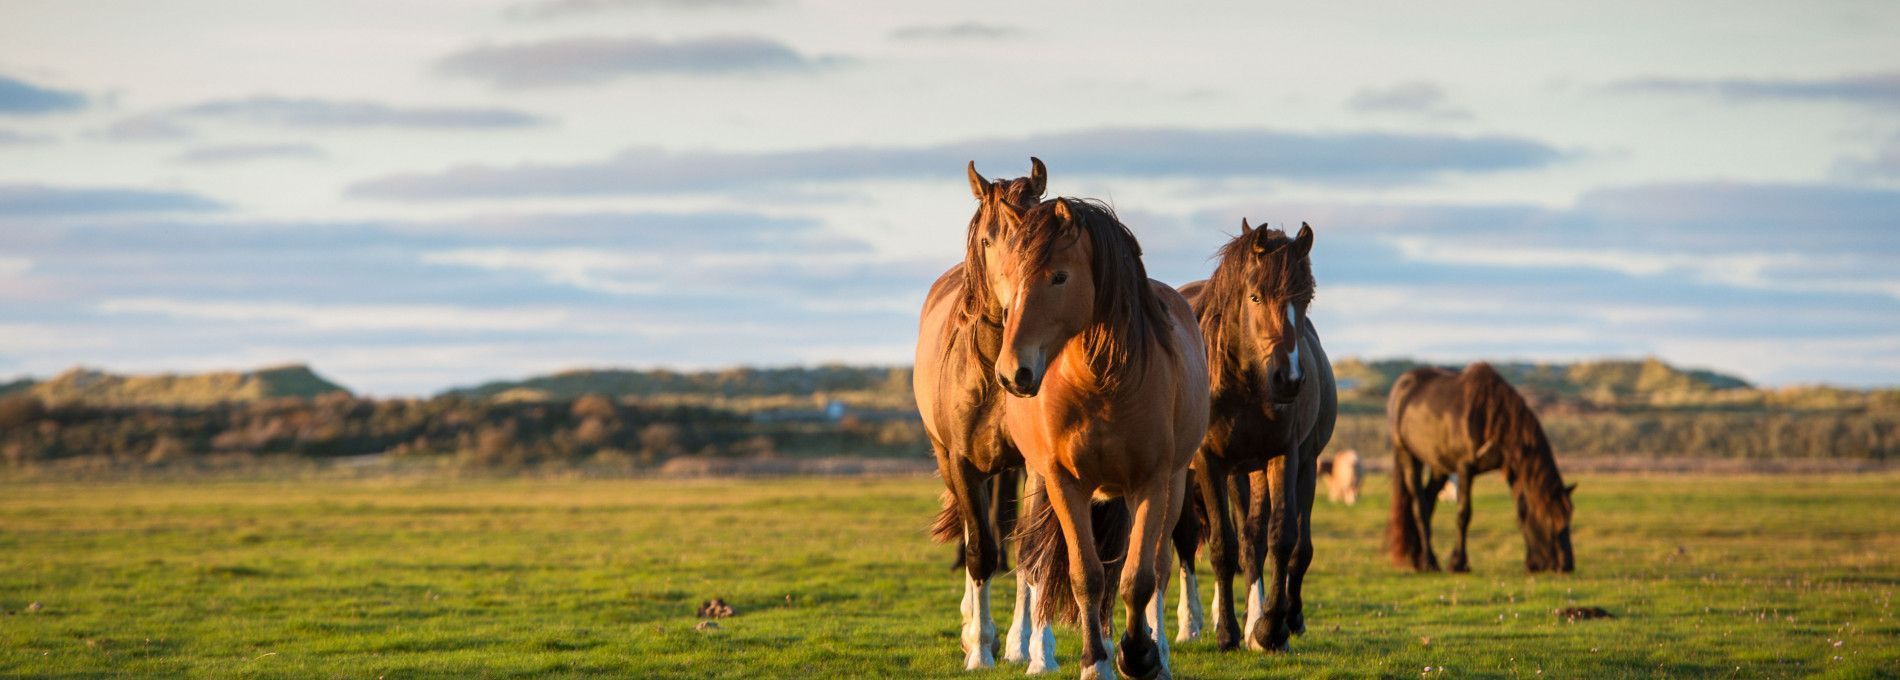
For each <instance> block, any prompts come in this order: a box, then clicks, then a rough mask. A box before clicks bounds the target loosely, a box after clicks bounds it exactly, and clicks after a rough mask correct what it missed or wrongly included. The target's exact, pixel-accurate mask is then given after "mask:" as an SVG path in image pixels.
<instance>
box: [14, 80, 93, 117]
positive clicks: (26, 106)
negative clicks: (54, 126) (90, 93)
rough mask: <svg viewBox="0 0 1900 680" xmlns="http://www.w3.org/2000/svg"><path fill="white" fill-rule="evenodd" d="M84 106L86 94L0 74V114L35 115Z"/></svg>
mask: <svg viewBox="0 0 1900 680" xmlns="http://www.w3.org/2000/svg"><path fill="white" fill-rule="evenodd" d="M83 108H86V95H83V94H80V93H78V92H72V91H68V90H58V89H53V88H49V87H40V86H38V85H34V84H32V83H28V82H26V81H23V80H18V79H15V78H9V77H7V76H4V75H0V115H15V116H35V115H42V114H49V113H64V112H67V111H78V110H80V109H83Z"/></svg>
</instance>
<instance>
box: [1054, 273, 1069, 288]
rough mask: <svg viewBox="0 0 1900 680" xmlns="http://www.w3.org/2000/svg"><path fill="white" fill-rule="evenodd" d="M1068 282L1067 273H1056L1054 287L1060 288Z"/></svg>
mask: <svg viewBox="0 0 1900 680" xmlns="http://www.w3.org/2000/svg"><path fill="white" fill-rule="evenodd" d="M1068 282H1069V273H1068V272H1056V285H1058V286H1060V285H1062V284H1064V283H1068Z"/></svg>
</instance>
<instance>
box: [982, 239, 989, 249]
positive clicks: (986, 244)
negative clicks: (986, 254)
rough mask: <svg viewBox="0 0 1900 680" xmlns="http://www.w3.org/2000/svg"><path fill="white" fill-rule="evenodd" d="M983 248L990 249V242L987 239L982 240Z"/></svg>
mask: <svg viewBox="0 0 1900 680" xmlns="http://www.w3.org/2000/svg"><path fill="white" fill-rule="evenodd" d="M983 247H985V248H988V247H990V240H989V239H983Z"/></svg>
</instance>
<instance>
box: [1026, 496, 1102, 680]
mask: <svg viewBox="0 0 1900 680" xmlns="http://www.w3.org/2000/svg"><path fill="white" fill-rule="evenodd" d="M1042 481H1043V489H1044V490H1045V491H1047V492H1048V494H1049V504H1050V505H1051V506H1053V507H1054V509H1055V512H1056V520H1057V522H1059V523H1060V524H1061V526H1062V535H1063V538H1064V539H1065V540H1066V541H1067V543H1068V548H1069V586H1070V590H1071V591H1073V595H1074V597H1075V606H1076V612H1077V615H1078V616H1079V617H1081V619H1082V621H1081V624H1082V625H1081V629H1082V660H1081V666H1082V680H1091V679H1092V678H1112V677H1115V666H1114V664H1113V663H1112V662H1110V661H1109V658H1108V656H1109V655H1108V644H1107V642H1108V640H1107V639H1106V638H1105V637H1104V636H1103V635H1102V630H1103V628H1102V626H1103V623H1102V608H1101V606H1100V600H1101V599H1102V585H1103V578H1102V560H1101V557H1099V556H1097V555H1096V554H1095V528H1094V524H1093V521H1094V518H1093V517H1091V516H1090V512H1091V510H1090V507H1089V504H1090V496H1091V495H1092V491H1091V490H1089V489H1084V488H1081V484H1080V483H1079V482H1078V481H1077V480H1074V479H1062V478H1058V479H1044V480H1042Z"/></svg>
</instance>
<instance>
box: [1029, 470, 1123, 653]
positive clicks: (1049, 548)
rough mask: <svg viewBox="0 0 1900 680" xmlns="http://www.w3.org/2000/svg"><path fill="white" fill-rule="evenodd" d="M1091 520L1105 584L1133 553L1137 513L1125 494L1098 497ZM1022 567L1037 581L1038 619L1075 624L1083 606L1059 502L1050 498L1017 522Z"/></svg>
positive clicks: (1030, 580)
mask: <svg viewBox="0 0 1900 680" xmlns="http://www.w3.org/2000/svg"><path fill="white" fill-rule="evenodd" d="M1089 524H1090V526H1091V527H1092V528H1093V529H1094V531H1093V532H1092V533H1094V535H1095V555H1096V557H1097V558H1098V559H1100V560H1101V561H1102V571H1103V575H1102V582H1103V587H1104V588H1107V587H1110V586H1109V584H1113V583H1119V582H1120V580H1121V579H1120V578H1110V574H1118V573H1119V572H1120V570H1121V562H1122V558H1123V557H1125V556H1127V554H1128V532H1129V531H1130V530H1131V529H1133V528H1134V517H1132V516H1131V515H1130V514H1129V512H1128V504H1126V503H1123V502H1122V501H1121V499H1111V500H1107V501H1095V502H1093V503H1091V504H1090V506H1089ZM1015 539H1016V550H1017V556H1016V560H1017V565H1016V566H1017V573H1018V576H1019V577H1020V578H1026V579H1029V582H1030V583H1031V584H1033V585H1034V586H1035V587H1036V617H1037V622H1038V623H1048V622H1050V621H1052V620H1053V621H1055V622H1057V623H1062V624H1074V623H1077V622H1078V621H1080V620H1081V618H1082V611H1081V609H1080V608H1078V607H1077V606H1076V602H1075V586H1074V582H1073V580H1072V579H1070V578H1069V541H1068V538H1067V537H1065V536H1064V535H1063V533H1062V522H1061V521H1060V520H1058V519H1056V511H1055V508H1054V507H1052V506H1051V505H1050V504H1049V502H1048V501H1047V500H1046V499H1045V500H1043V501H1042V502H1040V503H1036V504H1035V510H1034V511H1033V512H1032V513H1030V515H1029V516H1027V517H1024V518H1022V519H1021V520H1019V521H1018V522H1017V524H1016V536H1015Z"/></svg>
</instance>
